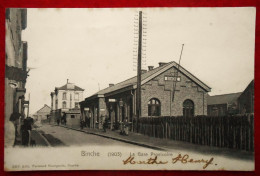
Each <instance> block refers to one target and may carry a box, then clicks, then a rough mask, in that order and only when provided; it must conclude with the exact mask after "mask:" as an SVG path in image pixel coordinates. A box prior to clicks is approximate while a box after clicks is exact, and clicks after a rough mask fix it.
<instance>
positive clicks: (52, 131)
mask: <svg viewBox="0 0 260 176" xmlns="http://www.w3.org/2000/svg"><path fill="white" fill-rule="evenodd" d="M36 132H37V133H39V134H38V135H36V134H35V136H37V141H36V143H38V141H39V142H40V143H41V144H38V145H41V146H46V144H44V141H43V140H40V136H43V137H44V138H45V139H47V141H48V143H49V144H50V145H51V146H53V147H55V146H86V145H100V146H102V145H106V146H115V145H119V146H128V147H131V146H134V147H138V148H143V147H141V146H136V145H133V144H128V143H124V142H120V141H116V140H112V139H108V138H104V137H100V136H96V135H92V134H86V133H84V132H80V131H75V130H71V129H68V128H64V127H60V126H51V125H42V126H40V127H39V128H36V130H35V133H36Z"/></svg>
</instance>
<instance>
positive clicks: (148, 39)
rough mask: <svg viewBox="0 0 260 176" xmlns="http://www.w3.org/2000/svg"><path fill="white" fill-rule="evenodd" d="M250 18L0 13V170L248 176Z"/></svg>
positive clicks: (84, 11) (247, 12) (128, 11)
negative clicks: (0, 66)
mask: <svg viewBox="0 0 260 176" xmlns="http://www.w3.org/2000/svg"><path fill="white" fill-rule="evenodd" d="M255 20H256V8H254V7H219V8H6V9H5V31H6V35H5V93H4V94H5V99H4V101H5V102H4V103H5V114H4V122H5V123H4V169H5V171H34V170H212V171H214V170H228V171H233V170H236V171H254V170H255V147H254V74H255V52H254V51H255Z"/></svg>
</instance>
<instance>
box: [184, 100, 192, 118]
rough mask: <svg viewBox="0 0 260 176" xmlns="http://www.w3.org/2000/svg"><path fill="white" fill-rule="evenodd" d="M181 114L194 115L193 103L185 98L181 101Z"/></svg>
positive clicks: (185, 115)
mask: <svg viewBox="0 0 260 176" xmlns="http://www.w3.org/2000/svg"><path fill="white" fill-rule="evenodd" d="M183 116H184V117H194V103H193V101H191V100H189V99H187V100H185V101H184V102H183Z"/></svg>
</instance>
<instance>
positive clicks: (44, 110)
mask: <svg viewBox="0 0 260 176" xmlns="http://www.w3.org/2000/svg"><path fill="white" fill-rule="evenodd" d="M49 112H51V108H50V107H49V106H47V105H45V106H44V107H43V108H41V109H40V110H39V111H37V113H49Z"/></svg>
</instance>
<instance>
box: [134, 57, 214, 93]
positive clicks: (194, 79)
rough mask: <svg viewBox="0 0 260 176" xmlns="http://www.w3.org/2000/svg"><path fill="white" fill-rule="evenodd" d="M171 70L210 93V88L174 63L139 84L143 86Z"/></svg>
mask: <svg viewBox="0 0 260 176" xmlns="http://www.w3.org/2000/svg"><path fill="white" fill-rule="evenodd" d="M172 68H174V69H175V70H178V74H182V75H185V76H186V77H188V78H189V79H190V80H191V81H192V82H193V83H195V84H196V85H198V86H200V87H201V88H202V89H204V90H205V91H206V92H210V91H211V88H210V87H209V86H207V85H206V84H205V83H203V82H202V81H201V80H199V79H198V78H197V77H195V76H194V75H193V74H191V73H190V72H189V71H187V70H186V69H184V68H183V67H182V66H178V64H177V63H176V62H170V64H167V65H166V66H165V67H163V68H162V69H160V70H159V71H158V72H156V73H154V74H152V75H150V76H149V77H147V78H146V79H144V80H142V82H141V84H142V85H143V84H145V83H147V82H148V81H150V80H151V79H153V78H155V77H157V76H158V75H160V74H163V73H164V72H166V71H167V70H170V69H172ZM136 87H137V85H135V86H134V88H136Z"/></svg>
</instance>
